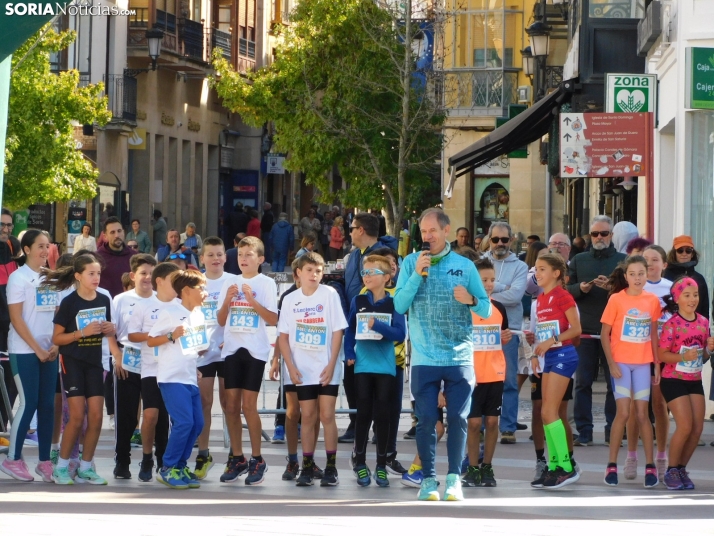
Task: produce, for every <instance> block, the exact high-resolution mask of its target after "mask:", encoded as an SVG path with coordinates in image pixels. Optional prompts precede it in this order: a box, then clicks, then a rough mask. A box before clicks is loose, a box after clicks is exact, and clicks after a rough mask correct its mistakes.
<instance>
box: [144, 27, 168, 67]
mask: <svg viewBox="0 0 714 536" xmlns="http://www.w3.org/2000/svg"><path fill="white" fill-rule="evenodd" d="M146 40H147V42H148V43H149V57H150V58H151V70H152V71H155V70H156V62H157V61H159V56H161V42H162V41H163V40H164V32H163V31H162V30H161V29H159V28H152V29H151V30H148V31H147V32H146Z"/></svg>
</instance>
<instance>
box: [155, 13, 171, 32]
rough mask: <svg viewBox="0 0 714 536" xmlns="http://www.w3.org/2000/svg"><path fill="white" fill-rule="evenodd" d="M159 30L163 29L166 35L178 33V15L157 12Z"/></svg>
mask: <svg viewBox="0 0 714 536" xmlns="http://www.w3.org/2000/svg"><path fill="white" fill-rule="evenodd" d="M154 26H156V27H157V28H161V29H162V30H163V31H164V33H171V34H175V33H176V15H174V14H173V13H167V12H166V11H161V10H160V9H157V10H156V24H154Z"/></svg>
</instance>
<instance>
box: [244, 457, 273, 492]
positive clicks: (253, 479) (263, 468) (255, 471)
mask: <svg viewBox="0 0 714 536" xmlns="http://www.w3.org/2000/svg"><path fill="white" fill-rule="evenodd" d="M267 472H268V464H267V462H266V461H265V458H263V461H261V462H259V461H258V460H256V459H255V458H253V457H251V458H250V462H249V463H248V476H246V477H245V485H246V486H257V485H258V484H260V483H261V482H263V480H264V479H265V473H267Z"/></svg>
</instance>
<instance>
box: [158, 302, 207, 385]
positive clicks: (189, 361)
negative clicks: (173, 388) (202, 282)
mask: <svg viewBox="0 0 714 536" xmlns="http://www.w3.org/2000/svg"><path fill="white" fill-rule="evenodd" d="M181 325H183V327H184V328H185V329H190V330H192V331H194V332H201V331H202V332H203V336H204V337H205V329H206V324H205V319H204V318H203V313H202V312H201V308H200V307H196V308H195V309H194V310H193V311H189V310H188V309H186V308H185V307H184V306H183V305H181V304H180V303H179V304H176V303H172V304H170V305H168V306H166V307H165V308H164V309H163V310H162V311H161V312H160V313H159V318H158V319H157V320H156V323H155V324H154V325H153V326H152V328H151V330H150V331H149V336H150V337H160V336H161V335H167V334H168V333H169V332H171V331H173V330H174V329H176V328H177V327H178V326H181ZM189 337H190V336H188V335H184V336H182V337H179V338H178V339H176V342H173V343H167V344H162V345H161V346H159V347H158V348H159V355H158V357H157V359H156V360H157V362H158V369H157V372H156V381H157V382H158V383H183V384H186V385H196V386H197V385H198V379H197V378H196V363H197V361H198V350H196V349H195V348H194V349H192V348H191V347H192V346H193V343H192V342H191V341H190V339H189ZM182 339H183V340H182Z"/></svg>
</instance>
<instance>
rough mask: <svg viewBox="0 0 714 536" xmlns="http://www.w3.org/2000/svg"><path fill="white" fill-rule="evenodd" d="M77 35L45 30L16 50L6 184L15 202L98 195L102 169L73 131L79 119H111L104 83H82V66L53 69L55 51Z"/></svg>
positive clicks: (7, 197) (7, 200)
mask: <svg viewBox="0 0 714 536" xmlns="http://www.w3.org/2000/svg"><path fill="white" fill-rule="evenodd" d="M75 37H76V34H75V32H71V31H67V32H62V33H60V34H57V33H55V32H54V31H53V30H49V31H48V32H47V33H44V35H43V30H41V31H40V32H38V33H37V34H35V35H34V36H32V37H31V38H30V39H29V40H28V41H27V42H26V43H25V44H24V45H22V47H20V49H18V50H17V51H16V52H15V54H14V55H13V58H12V69H13V72H12V78H11V80H10V101H9V109H8V124H7V142H6V149H5V158H6V160H5V162H6V165H5V184H4V190H3V204H4V205H6V206H9V207H11V208H24V207H27V206H28V205H31V204H34V203H50V202H53V201H68V200H70V199H82V198H92V197H94V196H95V195H96V191H97V183H96V180H97V176H98V172H97V170H96V169H94V167H93V166H92V164H91V163H90V162H89V161H87V160H86V159H85V158H83V156H82V153H81V152H80V151H78V150H77V149H76V146H75V141H74V138H73V132H74V125H75V124H92V123H98V124H100V125H104V124H106V123H107V121H109V119H111V114H110V113H109V112H108V111H107V100H106V97H102V96H101V95H102V92H103V91H104V88H103V85H102V84H90V85H87V86H85V87H78V84H79V73H78V72H77V71H74V70H73V71H66V72H62V73H60V74H59V75H55V74H53V73H51V72H50V53H51V52H58V51H60V50H63V49H65V48H67V47H68V46H69V45H70V43H72V41H74V39H75ZM32 47H34V48H32Z"/></svg>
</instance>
